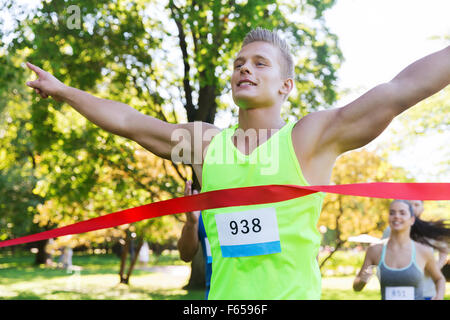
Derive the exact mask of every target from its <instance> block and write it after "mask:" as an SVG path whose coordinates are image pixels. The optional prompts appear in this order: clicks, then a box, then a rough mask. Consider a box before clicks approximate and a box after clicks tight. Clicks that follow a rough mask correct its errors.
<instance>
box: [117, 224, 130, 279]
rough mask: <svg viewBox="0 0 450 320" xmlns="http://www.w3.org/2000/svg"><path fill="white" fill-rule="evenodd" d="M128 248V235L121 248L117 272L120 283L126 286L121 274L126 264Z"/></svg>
mask: <svg viewBox="0 0 450 320" xmlns="http://www.w3.org/2000/svg"><path fill="white" fill-rule="evenodd" d="M129 248H130V236H129V235H128V232H127V236H126V238H125V244H124V245H123V247H122V253H121V255H120V271H119V277H120V283H125V284H127V281H126V279H125V277H124V276H123V273H124V271H125V266H126V264H127V256H128V250H129Z"/></svg>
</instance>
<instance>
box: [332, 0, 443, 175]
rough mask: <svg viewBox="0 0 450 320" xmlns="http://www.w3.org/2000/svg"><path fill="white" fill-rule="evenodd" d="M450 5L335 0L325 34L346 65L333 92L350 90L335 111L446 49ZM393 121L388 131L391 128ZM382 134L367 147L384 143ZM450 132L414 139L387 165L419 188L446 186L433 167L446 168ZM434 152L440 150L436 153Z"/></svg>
mask: <svg viewBox="0 0 450 320" xmlns="http://www.w3.org/2000/svg"><path fill="white" fill-rule="evenodd" d="M449 13H450V1H449V0H427V1H424V0H338V1H337V3H336V5H335V6H334V7H333V8H332V9H330V10H329V11H327V12H326V14H325V18H326V22H327V25H328V27H329V28H330V31H331V32H333V33H335V34H336V35H337V36H338V38H339V46H340V48H341V50H342V52H343V55H344V58H345V61H344V63H343V64H342V66H341V68H340V69H339V72H338V75H339V82H338V90H339V91H341V92H342V91H343V90H347V89H348V90H350V93H349V94H348V95H344V96H342V99H341V100H339V101H338V103H337V106H343V105H345V104H346V103H348V102H350V101H352V100H354V99H355V98H357V97H358V96H360V95H361V94H363V93H364V92H366V91H367V90H369V89H370V88H372V87H374V86H376V85H377V84H379V83H382V82H385V81H389V80H390V79H392V78H393V77H394V76H395V75H396V74H397V73H398V72H400V71H401V70H402V69H403V68H404V67H406V66H407V65H409V64H410V63H412V62H414V61H415V60H417V59H420V58H421V57H423V56H425V55H427V54H430V53H432V52H434V51H437V50H440V49H443V48H444V47H445V46H447V45H449V44H450V40H449V39H448V38H447V39H445V36H447V37H448V36H450V18H449ZM395 124H396V123H395V120H394V122H393V123H392V124H391V126H393V125H395ZM390 134H391V133H390V132H389V130H386V132H385V133H383V134H382V135H381V136H380V137H379V138H377V139H375V140H374V141H373V142H372V143H371V144H370V146H377V145H378V144H382V143H383V141H386V139H389V135H390ZM445 141H447V145H448V141H450V132H447V133H446V134H440V135H431V134H430V135H429V136H428V137H427V136H425V137H423V138H418V139H416V143H414V144H412V145H411V146H410V147H409V148H408V149H407V150H404V151H403V152H400V153H397V154H396V153H392V157H391V158H390V161H391V162H392V163H393V164H396V165H401V166H403V167H405V168H406V169H408V170H409V171H411V172H412V174H413V175H414V176H415V177H416V178H417V179H418V180H419V181H421V182H433V181H446V182H448V181H450V170H447V174H442V173H441V174H439V175H438V174H437V172H436V168H437V167H438V166H437V164H436V163H437V162H438V161H447V162H449V158H448V157H449V156H450V152H449V150H448V148H449V147H447V148H442V146H444V145H445ZM439 147H441V148H440V149H439Z"/></svg>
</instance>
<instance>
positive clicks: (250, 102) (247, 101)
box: [234, 97, 261, 110]
mask: <svg viewBox="0 0 450 320" xmlns="http://www.w3.org/2000/svg"><path fill="white" fill-rule="evenodd" d="M234 103H235V104H236V105H237V106H238V107H239V109H243V110H248V109H255V108H258V106H259V105H261V104H260V103H258V101H256V99H251V98H250V97H248V98H235V99H234Z"/></svg>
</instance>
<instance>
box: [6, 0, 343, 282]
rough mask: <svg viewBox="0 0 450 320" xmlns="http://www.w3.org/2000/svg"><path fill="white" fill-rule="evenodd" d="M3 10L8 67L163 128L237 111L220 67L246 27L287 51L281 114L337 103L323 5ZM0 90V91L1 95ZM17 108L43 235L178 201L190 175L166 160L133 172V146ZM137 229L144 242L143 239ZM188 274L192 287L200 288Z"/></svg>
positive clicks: (118, 4) (54, 4)
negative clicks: (36, 69)
mask: <svg viewBox="0 0 450 320" xmlns="http://www.w3.org/2000/svg"><path fill="white" fill-rule="evenodd" d="M6 3H7V4H8V5H7V6H6V7H7V8H9V9H10V12H11V13H12V15H13V17H14V18H15V19H16V20H17V21H20V23H17V25H16V27H15V28H14V30H12V31H11V33H10V35H11V34H12V35H13V36H12V38H13V40H12V41H11V43H9V44H8V45H7V47H6V48H5V50H6V55H8V56H17V57H22V58H21V59H17V61H16V62H15V64H13V65H14V67H15V68H17V69H20V68H19V63H20V62H21V61H23V60H24V59H23V57H26V59H27V60H29V61H31V62H32V63H34V64H36V65H39V66H41V67H43V68H44V69H46V70H48V71H49V72H51V73H52V74H54V75H55V76H56V77H58V78H59V79H61V80H62V81H63V82H65V83H66V84H68V85H71V86H74V87H77V88H80V89H82V90H87V91H89V92H91V93H93V94H96V95H97V96H100V97H103V98H108V99H113V100H120V101H121V102H124V103H127V104H129V105H130V106H132V107H134V108H136V109H137V110H139V111H141V112H143V113H146V114H149V115H151V116H154V117H157V118H160V119H162V120H165V121H167V122H172V123H175V122H181V121H205V122H210V123H213V122H214V120H215V116H216V114H217V112H218V111H219V110H226V111H231V112H234V113H235V112H236V108H232V106H230V105H229V104H228V103H227V102H226V97H227V95H229V92H230V84H229V80H228V79H229V77H230V68H229V65H230V63H231V61H232V59H233V57H234V56H235V55H236V53H237V51H238V50H239V49H240V44H241V42H242V40H243V37H244V35H245V34H246V33H247V32H248V31H250V30H251V29H252V28H255V27H257V26H261V27H266V28H269V29H279V30H280V32H282V34H283V35H284V36H285V38H286V39H287V40H288V42H289V43H290V44H291V46H292V48H293V53H294V55H295V62H296V65H297V67H296V80H297V81H296V92H295V94H293V95H292V96H291V97H290V99H289V101H288V103H287V105H286V109H284V110H283V112H284V115H285V117H286V118H287V117H289V116H293V117H296V118H298V117H301V116H302V115H304V114H306V113H308V112H310V111H313V110H317V109H320V108H325V107H327V106H329V105H331V104H332V102H333V101H334V100H335V99H336V93H335V89H334V81H335V78H336V77H335V71H336V69H337V67H338V66H339V63H340V61H341V58H342V57H341V53H340V51H339V49H338V47H337V39H336V37H335V36H334V35H333V34H331V33H330V32H329V30H328V29H327V28H326V26H325V21H324V18H323V16H322V13H323V11H324V10H326V9H327V8H329V7H331V6H332V5H333V4H334V1H327V2H324V1H312V0H309V1H306V2H301V3H300V4H292V3H290V2H288V1H266V0H259V1H218V0H215V1H204V0H198V1H189V0H187V1H172V0H169V1H167V2H160V1H154V0H147V1H128V0H117V1H113V2H111V1H106V0H101V1H95V2H92V1H87V0H84V1H64V2H62V1H46V2H42V3H40V4H39V5H38V6H37V7H36V8H35V9H33V10H31V11H30V9H27V8H26V7H21V5H20V4H17V3H15V2H13V1H6ZM71 5H75V6H77V8H79V10H80V25H79V28H78V27H75V28H74V27H73V24H71V23H69V22H70V21H72V20H71V19H72V18H73V16H72V15H73V13H72V12H69V11H68V8H69V6H71ZM72 22H73V21H72ZM17 72H19V73H21V74H23V72H24V71H23V70H20V71H17ZM26 75H28V74H26ZM0 84H2V86H1V87H0V92H4V91H5V90H8V89H7V84H4V83H0ZM21 105H22V107H23V108H25V110H27V112H28V113H29V120H28V121H27V133H28V134H29V137H28V138H27V139H26V140H24V141H22V142H16V144H14V145H12V148H20V147H21V144H23V143H26V144H27V145H29V146H30V149H31V150H32V152H33V155H34V159H35V160H36V159H38V161H35V163H36V166H35V168H33V170H32V171H33V172H32V173H30V175H29V177H31V176H34V177H36V182H35V187H34V188H33V194H34V195H36V196H38V197H39V198H40V199H43V200H42V204H41V206H31V208H32V209H31V212H32V214H31V215H32V216H34V221H36V222H38V223H39V225H40V226H41V227H42V228H49V227H50V226H52V227H53V226H55V225H62V224H67V223H71V222H75V221H79V220H83V219H87V218H90V217H93V216H97V215H99V214H103V213H108V212H113V211H117V210H120V209H124V208H127V207H132V206H137V205H140V204H142V203H146V202H151V201H158V200H161V199H163V198H164V197H173V196H180V195H182V181H183V180H186V178H190V176H191V175H192V173H191V172H192V171H191V170H190V169H189V168H184V167H183V166H180V165H175V164H173V163H170V162H167V161H163V162H162V165H159V167H157V168H158V170H157V171H158V172H156V173H155V172H153V171H154V169H155V168H149V167H146V168H141V167H140V165H139V160H137V159H136V152H138V151H139V150H141V148H140V147H139V146H137V145H136V144H135V143H133V142H129V141H126V140H125V139H123V138H121V137H117V136H113V135H111V134H109V133H107V132H104V131H102V130H99V129H98V128H97V127H96V126H94V125H93V124H91V123H89V122H88V121H86V120H85V119H84V118H83V117H81V116H80V115H78V114H77V113H76V112H75V111H74V110H73V109H71V108H70V107H69V106H67V105H63V104H61V103H58V102H55V101H53V100H40V99H38V98H37V97H36V96H32V98H30V97H27V98H26V99H22V104H21ZM17 125H18V126H19V125H20V124H17ZM10 148H11V147H10ZM30 161H31V159H30ZM142 161H143V162H145V161H144V160H142ZM167 172H171V174H166V173H167ZM192 178H193V179H194V180H195V179H196V177H192ZM161 221H163V220H161ZM164 221H165V222H166V223H169V226H170V224H172V225H173V224H176V223H177V220H176V219H174V218H171V220H168V221H166V220H164ZM142 224H143V225H144V226H145V225H146V224H148V225H149V226H151V225H154V224H155V222H153V221H151V222H142ZM136 225H139V226H140V224H136ZM136 230H138V231H139V230H140V231H139V232H142V233H143V234H140V235H138V238H142V239H145V237H146V236H145V234H144V233H145V232H146V231H145V230H148V229H146V228H145V227H142V228H141V227H137V228H136ZM126 234H127V232H126V231H124V232H123V236H124V237H125V236H126ZM126 239H128V237H126ZM154 241H157V239H154ZM122 263H123V261H122ZM194 271H195V270H193V273H192V275H193V276H192V277H191V283H196V282H197V281H196V280H195V279H202V277H201V276H195V272H194ZM121 278H122V277H121Z"/></svg>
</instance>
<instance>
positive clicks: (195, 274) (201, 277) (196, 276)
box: [183, 246, 205, 290]
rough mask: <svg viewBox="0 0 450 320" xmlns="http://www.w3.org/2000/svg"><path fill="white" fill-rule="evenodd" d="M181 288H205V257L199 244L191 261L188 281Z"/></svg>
mask: <svg viewBox="0 0 450 320" xmlns="http://www.w3.org/2000/svg"><path fill="white" fill-rule="evenodd" d="M183 289H186V290H199V289H205V258H204V256H203V252H202V249H201V248H200V246H199V249H198V250H197V253H196V254H195V256H194V259H192V262H191V276H190V278H189V282H188V284H187V285H186V286H184V287H183Z"/></svg>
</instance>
